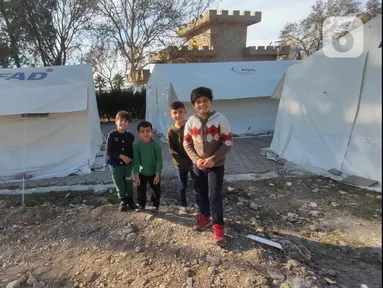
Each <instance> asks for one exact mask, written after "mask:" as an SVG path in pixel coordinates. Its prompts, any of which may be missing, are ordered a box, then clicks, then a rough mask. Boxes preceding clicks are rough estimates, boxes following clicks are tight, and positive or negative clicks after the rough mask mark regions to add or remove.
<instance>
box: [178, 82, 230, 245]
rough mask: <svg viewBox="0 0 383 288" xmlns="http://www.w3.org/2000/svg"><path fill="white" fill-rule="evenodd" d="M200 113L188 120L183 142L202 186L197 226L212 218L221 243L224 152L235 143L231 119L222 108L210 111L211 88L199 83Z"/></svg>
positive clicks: (195, 94) (200, 227) (196, 99)
mask: <svg viewBox="0 0 383 288" xmlns="http://www.w3.org/2000/svg"><path fill="white" fill-rule="evenodd" d="M190 100H191V103H192V104H193V106H194V108H195V110H196V111H197V114H195V115H193V116H191V117H190V118H189V119H188V121H187V122H186V124H185V136H184V142H183V145H184V147H185V150H186V152H187V154H188V155H189V157H190V158H191V159H192V161H193V164H194V166H193V169H194V173H195V174H196V181H197V185H198V186H199V207H200V215H199V217H198V221H197V224H196V225H195V226H194V228H195V229H196V230H198V231H202V230H204V229H205V228H206V227H207V226H208V225H209V224H210V221H211V220H210V216H212V220H213V231H214V240H215V241H216V243H217V244H222V243H224V241H225V238H224V226H223V225H224V221H223V208H222V197H221V190H222V184H223V176H224V171H225V168H224V164H225V158H226V157H225V155H226V154H227V153H228V152H229V151H230V149H231V147H232V145H233V139H232V134H231V131H230V124H229V121H228V120H227V119H226V117H225V116H223V115H222V114H220V113H219V112H215V111H211V104H212V100H213V94H212V91H211V89H209V88H206V87H199V88H196V89H194V90H193V91H192V92H191V95H190Z"/></svg>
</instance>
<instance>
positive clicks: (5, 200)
mask: <svg viewBox="0 0 383 288" xmlns="http://www.w3.org/2000/svg"><path fill="white" fill-rule="evenodd" d="M175 189H176V182H174V181H173V182H168V183H164V184H163V194H164V197H163V201H162V206H161V209H160V212H159V213H157V214H152V213H150V212H144V213H135V212H133V211H128V212H124V213H119V212H118V211H117V206H118V205H117V204H116V203H117V201H116V196H115V193H114V192H113V191H109V192H107V193H104V194H102V195H96V194H93V193H91V192H88V193H85V192H82V193H74V192H70V193H49V194H40V195H39V194H35V195H26V198H25V201H26V203H27V207H26V208H25V209H21V208H20V207H19V205H20V199H21V197H20V196H0V287H7V288H10V287H54V288H56V287H92V288H93V287H153V288H154V287H160V288H164V287H167V288H168V287H174V288H180V287H203V288H204V287H281V288H283V287H284V288H288V287H291V288H295V287H297V288H298V287H310V288H311V287H347V288H351V287H369V288H372V287H382V285H381V283H382V268H381V265H382V263H381V262H382V249H381V247H382V227H381V225H382V223H381V222H382V221H381V218H382V207H381V194H378V193H374V192H369V191H364V190H360V189H357V188H353V187H350V186H344V185H341V184H339V183H337V182H334V181H332V180H329V179H326V178H321V177H305V178H290V179H274V180H264V181H257V182H233V183H225V187H224V191H225V192H224V199H225V200H224V203H225V217H226V218H225V220H226V231H225V233H226V235H227V244H226V246H225V247H224V248H220V247H218V246H217V245H215V244H214V243H213V241H212V240H213V235H212V231H211V229H208V230H207V231H205V232H202V233H201V232H195V231H193V230H192V229H191V227H192V225H193V224H194V222H195V219H196V215H197V214H196V211H194V212H193V211H190V212H188V213H187V214H184V215H179V214H178V210H177V208H176V206H175V200H174V199H175V191H176V190H175ZM189 194H190V195H189V199H190V200H191V199H193V195H192V193H189ZM248 234H253V235H257V236H259V237H263V238H266V239H269V240H273V241H275V242H277V243H280V244H281V245H282V247H283V251H280V250H278V249H277V248H272V247H269V246H266V245H264V244H259V243H257V242H255V241H253V240H250V239H247V238H246V235H248ZM362 285H365V286H362Z"/></svg>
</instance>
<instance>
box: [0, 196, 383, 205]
mask: <svg viewBox="0 0 383 288" xmlns="http://www.w3.org/2000/svg"><path fill="white" fill-rule="evenodd" d="M376 199H382V195H378V196H376ZM0 206H1V204H0Z"/></svg>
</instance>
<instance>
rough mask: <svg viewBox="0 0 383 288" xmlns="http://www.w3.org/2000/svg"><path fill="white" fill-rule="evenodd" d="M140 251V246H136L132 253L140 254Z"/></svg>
mask: <svg viewBox="0 0 383 288" xmlns="http://www.w3.org/2000/svg"><path fill="white" fill-rule="evenodd" d="M141 251H142V247H141V246H137V247H136V248H135V249H134V252H136V253H140V252H141Z"/></svg>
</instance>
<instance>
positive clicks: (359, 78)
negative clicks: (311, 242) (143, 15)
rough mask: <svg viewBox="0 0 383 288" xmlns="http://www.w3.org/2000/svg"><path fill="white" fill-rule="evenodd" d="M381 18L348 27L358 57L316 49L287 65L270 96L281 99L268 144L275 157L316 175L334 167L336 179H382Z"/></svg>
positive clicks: (379, 180)
mask: <svg viewBox="0 0 383 288" xmlns="http://www.w3.org/2000/svg"><path fill="white" fill-rule="evenodd" d="M381 21H382V19H381V16H379V17H377V18H375V19H373V20H371V21H370V22H368V23H366V24H365V25H363V26H361V27H360V28H357V29H355V30H354V31H353V36H354V41H355V44H354V45H363V48H364V49H363V53H362V55H361V56H360V57H357V58H330V57H328V56H326V54H325V53H324V51H323V50H320V51H318V52H317V53H315V54H314V55H312V56H310V57H308V58H307V59H305V60H303V61H301V62H300V63H298V64H297V65H295V66H293V67H291V68H289V69H288V72H287V73H286V75H285V77H284V79H283V81H281V85H283V87H282V88H281V89H279V91H277V90H278V89H277V90H276V93H275V95H273V97H275V98H280V99H281V100H280V104H279V109H278V115H277V121H276V126H275V134H274V138H273V141H272V144H271V147H270V148H271V150H272V151H273V152H275V153H277V154H278V155H279V157H281V158H283V159H285V160H287V161H290V162H293V163H295V164H297V165H299V166H301V167H305V168H307V169H308V170H312V171H315V172H319V173H322V172H323V173H325V172H326V171H328V170H329V169H337V170H339V171H341V172H342V173H343V174H342V176H340V180H342V179H344V178H346V177H348V176H358V177H363V178H368V179H371V180H374V181H378V182H379V183H381V180H382V48H381V42H382V38H381V33H382V31H381V30H382V22H381ZM361 37H363V38H361ZM359 39H363V40H359ZM358 41H359V42H358ZM349 43H350V42H349ZM361 47H362V46H361ZM356 48H357V46H354V48H353V49H356ZM282 82H283V83H282ZM327 175H328V176H331V175H330V174H327ZM331 177H332V178H336V177H333V176H331ZM378 186H379V185H378ZM376 189H377V190H379V189H381V188H376Z"/></svg>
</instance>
